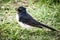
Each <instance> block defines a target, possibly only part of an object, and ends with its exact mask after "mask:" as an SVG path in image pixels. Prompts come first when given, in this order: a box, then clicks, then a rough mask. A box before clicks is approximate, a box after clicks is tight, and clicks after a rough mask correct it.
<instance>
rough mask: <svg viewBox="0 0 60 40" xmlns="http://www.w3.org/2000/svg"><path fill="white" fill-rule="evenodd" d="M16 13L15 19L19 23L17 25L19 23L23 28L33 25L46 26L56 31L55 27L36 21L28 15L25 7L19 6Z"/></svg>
mask: <svg viewBox="0 0 60 40" xmlns="http://www.w3.org/2000/svg"><path fill="white" fill-rule="evenodd" d="M17 12H18V13H17V14H16V19H17V22H18V23H19V25H21V26H22V27H23V28H27V29H29V28H31V26H33V27H38V28H43V27H46V28H48V29H50V30H52V31H57V30H56V29H54V28H51V27H49V26H47V25H44V24H42V23H40V22H38V21H36V20H35V19H34V18H33V17H32V16H30V15H29V14H28V13H27V11H26V8H25V7H22V6H21V7H19V8H18V9H17Z"/></svg>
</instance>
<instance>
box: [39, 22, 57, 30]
mask: <svg viewBox="0 0 60 40" xmlns="http://www.w3.org/2000/svg"><path fill="white" fill-rule="evenodd" d="M40 26H44V27H46V28H48V29H50V30H52V31H58V30H56V29H54V28H51V27H49V26H47V25H44V24H42V23H40Z"/></svg>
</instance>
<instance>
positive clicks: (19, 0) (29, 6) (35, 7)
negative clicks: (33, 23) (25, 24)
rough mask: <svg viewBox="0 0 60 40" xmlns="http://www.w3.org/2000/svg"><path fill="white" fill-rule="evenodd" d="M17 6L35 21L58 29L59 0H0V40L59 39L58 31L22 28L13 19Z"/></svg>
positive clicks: (59, 21)
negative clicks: (23, 9) (24, 9)
mask: <svg viewBox="0 0 60 40" xmlns="http://www.w3.org/2000/svg"><path fill="white" fill-rule="evenodd" d="M19 6H24V7H26V10H27V12H28V14H30V15H31V16H32V17H33V18H35V19H36V20H37V21H39V22H41V23H43V24H46V25H49V26H51V27H53V28H55V29H57V30H60V0H0V40H60V33H57V32H52V31H48V30H46V28H44V29H42V30H41V29H40V28H37V29H35V30H33V31H32V30H26V29H22V28H21V27H20V25H19V24H18V23H17V22H16V19H15V15H16V13H17V11H16V10H15V9H16V8H18V7H19Z"/></svg>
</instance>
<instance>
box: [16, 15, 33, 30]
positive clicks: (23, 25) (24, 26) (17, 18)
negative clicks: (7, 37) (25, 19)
mask: <svg viewBox="0 0 60 40" xmlns="http://www.w3.org/2000/svg"><path fill="white" fill-rule="evenodd" d="M16 20H17V22H18V24H19V25H20V26H21V27H22V28H24V29H25V28H26V29H31V28H33V27H31V26H30V25H27V24H24V23H22V22H19V15H18V14H16Z"/></svg>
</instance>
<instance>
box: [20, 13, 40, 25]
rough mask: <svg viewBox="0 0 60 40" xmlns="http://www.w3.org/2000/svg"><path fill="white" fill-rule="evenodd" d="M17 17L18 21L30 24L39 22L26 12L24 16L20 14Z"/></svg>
mask: <svg viewBox="0 0 60 40" xmlns="http://www.w3.org/2000/svg"><path fill="white" fill-rule="evenodd" d="M19 19H20V20H19V21H21V22H23V23H25V24H28V25H31V26H38V25H39V24H40V23H39V22H37V21H36V20H35V19H33V18H32V17H31V16H30V15H28V14H27V15H25V16H21V17H20V18H19Z"/></svg>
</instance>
